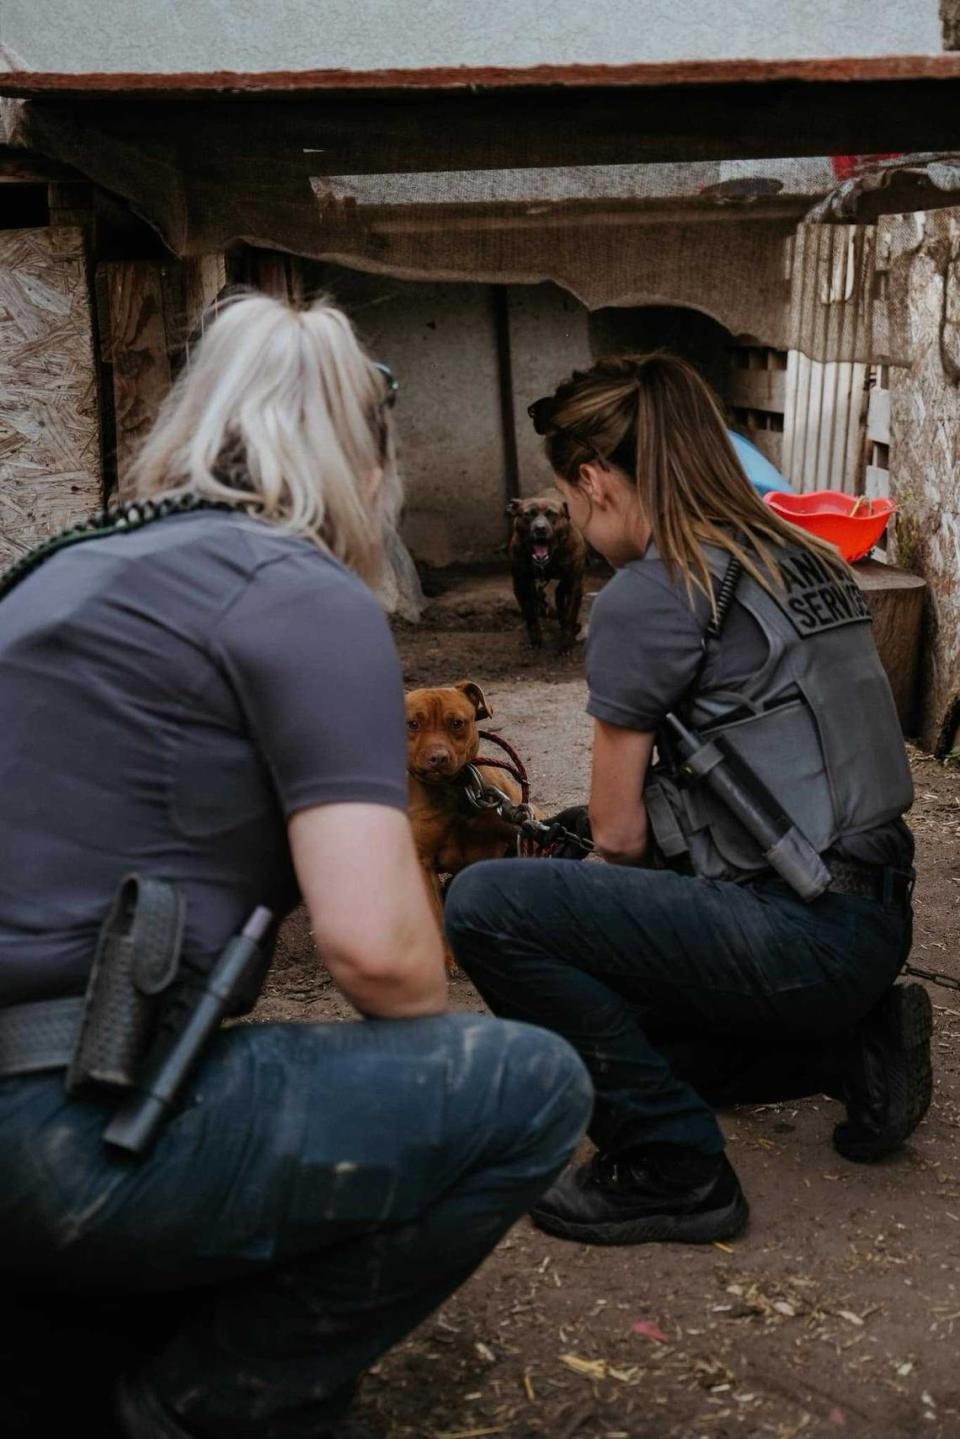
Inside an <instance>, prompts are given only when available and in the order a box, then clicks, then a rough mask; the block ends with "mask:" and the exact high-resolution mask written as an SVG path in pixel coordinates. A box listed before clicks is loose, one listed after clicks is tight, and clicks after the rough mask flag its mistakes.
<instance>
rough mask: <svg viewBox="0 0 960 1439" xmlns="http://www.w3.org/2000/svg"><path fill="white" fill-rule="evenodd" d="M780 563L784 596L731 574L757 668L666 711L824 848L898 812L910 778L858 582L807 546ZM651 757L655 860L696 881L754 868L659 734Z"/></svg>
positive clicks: (734, 825) (742, 875)
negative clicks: (719, 741) (755, 640)
mask: <svg viewBox="0 0 960 1439" xmlns="http://www.w3.org/2000/svg"><path fill="white" fill-rule="evenodd" d="M705 558H706V560H707V563H708V565H709V567H710V572H711V574H712V575H713V577H714V579H715V580H716V581H719V580H720V579H721V578H722V576H723V574H724V573H725V571H726V568H727V565H728V563H729V559H730V556H729V555H728V554H727V552H726V551H724V550H721V549H717V548H714V547H713V546H710V547H707V548H706V549H705ZM778 565H779V568H780V572H781V574H782V576H783V581H784V589H783V591H782V592H781V591H779V590H778V591H777V592H776V593H775V594H774V595H771V594H770V593H768V592H767V591H766V590H765V589H764V588H763V587H762V586H761V585H759V584H757V582H756V581H755V580H753V579H751V577H750V575H749V574H743V575H742V576H741V578H740V581H739V584H738V585H737V589H736V599H735V601H734V603H736V604H740V605H743V607H744V609H746V610H747V611H748V613H749V614H750V615H752V616H753V618H754V619H755V620H756V622H757V624H758V625H759V626H760V629H761V630H762V631H763V635H764V638H765V640H766V643H767V646H768V650H769V653H768V656H767V660H766V662H765V663H764V665H763V666H762V668H761V669H760V670H759V671H758V672H757V673H756V674H755V675H753V676H751V677H750V678H749V679H748V680H746V681H744V682H743V683H742V684H741V683H739V682H738V686H737V689H736V691H731V690H728V689H721V688H718V687H712V688H702V687H696V688H695V689H694V692H693V693H690V694H688V695H687V696H685V697H684V700H683V701H682V702H681V704H680V705H678V707H677V709H678V713H679V715H680V717H681V718H682V719H683V721H684V723H686V724H688V725H690V726H692V727H694V728H696V729H698V730H699V731H700V732H701V733H702V734H707V735H716V734H723V735H724V736H725V737H726V739H727V742H728V743H729V744H730V745H731V746H732V747H733V748H734V749H736V751H737V752H738V753H739V754H740V756H741V757H742V758H743V759H744V760H745V762H746V763H747V764H748V765H749V766H750V767H751V769H753V770H754V772H755V773H756V774H757V775H758V776H759V778H760V779H761V780H762V781H763V783H764V784H765V785H766V786H767V788H768V789H769V790H770V792H771V794H772V795H773V796H774V798H775V799H776V800H777V801H779V803H780V804H781V805H782V807H783V809H784V811H785V812H786V813H787V814H788V815H790V817H791V818H792V819H793V820H794V822H795V823H796V824H797V826H798V827H799V829H800V830H801V831H802V833H803V834H804V835H805V836H806V838H807V839H808V840H809V841H810V843H811V844H812V845H813V846H814V848H815V849H816V850H817V851H818V852H819V853H821V854H822V853H824V851H826V850H828V849H829V848H830V847H831V845H833V844H835V843H836V842H837V841H838V840H842V839H844V838H846V837H848V836H850V835H854V834H858V833H861V832H863V831H865V830H869V829H873V828H875V827H876V826H878V825H881V824H885V823H886V822H888V821H890V820H893V819H896V818H898V817H899V816H900V815H902V814H903V813H904V811H905V810H907V809H909V807H910V805H911V804H912V802H913V782H912V780H911V777H910V770H909V767H908V764H907V756H906V751H905V749H904V744H903V739H902V736H901V732H900V724H899V721H898V718H897V712H896V707H895V705H894V702H893V695H892V694H891V691H890V685H889V683H888V681H887V677H886V674H885V673H884V670H883V666H882V665H881V663H880V657H879V655H878V654H877V649H876V645H875V644H874V641H873V634H872V632H871V629H870V613H869V610H868V609H867V606H866V602H865V601H864V598H863V595H862V594H861V592H860V588H859V586H858V585H857V583H856V581H855V580H854V579H853V577H852V576H849V575H847V574H845V573H843V572H842V571H841V572H837V571H835V570H832V569H831V567H830V566H829V565H828V564H825V563H824V561H823V560H821V559H820V558H819V556H817V555H814V554H811V553H810V552H809V551H805V550H791V551H787V552H785V553H783V554H782V555H781V556H780V557H779V559H778ZM657 750H658V763H657V764H656V765H655V766H654V768H653V769H652V770H651V771H650V774H649V776H648V780H647V784H646V786H645V789H644V800H645V802H646V808H647V815H648V819H649V821H650V826H651V829H652V831H653V835H654V839H655V841H656V844H657V847H658V849H659V851H660V855H661V856H662V858H663V860H664V861H665V862H666V864H667V865H669V866H672V867H689V868H690V869H692V871H693V873H694V874H697V875H700V876H702V877H704V878H706V879H733V880H742V879H748V878H750V877H751V876H752V875H756V874H758V873H760V872H762V871H764V870H766V869H767V868H768V866H767V864H766V862H765V861H764V859H763V856H762V854H761V853H760V850H759V848H758V847H757V845H756V843H755V841H754V840H753V839H752V838H751V837H750V836H749V835H748V834H747V833H746V831H745V830H744V829H743V827H742V825H741V824H740V823H739V821H738V820H736V819H735V818H734V817H733V815H732V814H730V813H729V812H728V811H727V810H726V809H725V808H724V806H723V805H722V804H721V803H720V801H719V800H718V799H717V798H716V797H715V796H714V795H712V794H711V793H710V791H709V790H708V789H707V788H706V787H705V786H704V785H702V784H700V785H697V784H693V785H686V784H684V783H682V782H681V780H680V778H679V776H678V773H677V771H676V769H675V767H673V766H672V764H671V759H670V755H671V751H670V741H669V739H668V737H667V736H665V735H660V736H658V742H657Z"/></svg>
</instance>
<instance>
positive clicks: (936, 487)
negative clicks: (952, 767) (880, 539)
mask: <svg viewBox="0 0 960 1439" xmlns="http://www.w3.org/2000/svg"><path fill="white" fill-rule="evenodd" d="M880 226H881V233H880V238H882V239H883V241H884V244H885V246H886V247H887V249H888V252H889V255H890V272H891V278H890V295H891V303H892V304H893V305H895V307H896V309H897V311H898V323H900V324H902V325H903V326H904V327H905V328H906V329H907V331H908V335H909V341H910V347H911V350H912V352H913V363H912V365H911V366H910V367H909V368H907V367H897V368H893V369H891V371H890V406H891V408H890V441H891V448H890V475H891V482H892V486H893V494H894V498H895V499H896V500H897V502H898V503H899V505H900V514H899V516H898V520H897V526H896V554H895V558H896V560H897V562H898V563H899V564H901V565H902V566H903V567H904V568H905V569H909V570H913V571H914V572H915V573H917V574H919V575H922V576H923V578H924V579H925V580H926V581H927V584H928V586H929V606H930V613H929V625H928V645H927V654H926V666H927V673H926V675H925V682H924V684H923V696H924V700H923V715H922V738H923V740H924V742H925V743H926V744H927V745H929V746H930V747H931V748H933V749H934V750H935V751H937V752H938V753H940V754H945V753H947V752H948V751H949V750H951V749H952V748H954V747H955V746H956V745H957V744H958V743H960V738H958V733H957V731H958V724H960V210H937V211H930V212H928V213H926V214H919V215H906V216H890V217H887V218H886V219H884V220H882V221H881V222H880Z"/></svg>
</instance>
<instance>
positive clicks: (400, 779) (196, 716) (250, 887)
mask: <svg viewBox="0 0 960 1439" xmlns="http://www.w3.org/2000/svg"><path fill="white" fill-rule="evenodd" d="M0 794H2V796H3V799H2V804H0V1005H5V1004H15V1003H21V1002H26V1001H29V1000H34V999H42V998H47V997H53V996H57V995H66V994H76V993H80V992H82V990H83V987H84V984H85V981H86V974H87V970H88V968H89V964H90V959H91V955H92V950H93V946H94V942H95V938H96V932H97V929H98V926H99V924H100V922H101V920H102V919H103V916H104V914H105V911H106V909H107V906H108V904H109V902H110V899H111V897H112V894H113V892H114V889H115V888H116V885H117V883H118V881H119V880H120V878H121V877H122V876H123V875H125V874H127V873H129V872H131V871H138V872H140V873H143V874H145V875H151V876H154V877H156V878H159V879H166V880H169V881H173V882H175V883H176V884H177V885H179V886H180V887H181V889H182V891H183V893H184V895H185V897H186V900H187V932H186V948H187V951H188V953H189V954H191V956H193V957H195V958H196V959H197V960H198V961H199V962H201V963H203V962H206V961H207V960H208V959H209V958H212V956H213V955H215V954H216V953H217V952H219V950H220V948H221V947H222V946H223V944H224V942H225V941H226V939H227V938H228V937H229V936H230V935H231V934H232V933H234V932H235V931H236V930H237V929H238V928H239V926H240V925H241V924H242V923H243V921H244V919H245V918H246V917H247V915H248V914H249V912H250V911H251V910H252V909H253V907H254V905H256V904H266V905H268V906H269V907H270V908H271V909H272V910H273V911H274V912H275V913H276V914H277V915H278V917H279V916H282V915H283V914H285V913H286V912H287V911H288V910H289V909H290V908H291V907H292V906H293V905H294V904H295V903H296V901H297V899H298V888H297V883H296V879H295V875H294V872H293V866H292V863H291V858H290V852H289V847H288V844H287V834H286V821H287V819H288V818H289V817H290V815H292V814H293V813H294V812H295V811H297V810H300V809H304V808H306V807H307V806H309V805H316V804H330V803H333V802H336V801H366V802H371V803H375V804H383V805H388V806H391V807H394V808H396V809H404V808H405V807H406V744H405V728H404V720H403V690H402V681H401V674H400V666H399V661H398V659H397V655H396V651H395V648H394V645H393V640H392V638H391V635H390V631H389V628H388V626H387V623H386V620H385V618H384V616H383V613H382V611H381V609H380V607H379V605H378V604H377V602H376V600H375V599H374V597H373V595H372V594H371V593H370V591H369V590H368V589H367V588H366V587H365V586H364V585H363V584H362V583H361V582H360V581H359V580H358V579H357V578H356V577H355V576H354V575H352V574H350V573H349V572H348V571H347V570H346V569H344V567H343V566H342V565H340V564H338V563H337V562H336V561H335V560H332V559H329V558H327V557H326V556H324V555H322V554H321V553H320V552H319V551H318V550H316V549H315V548H314V546H312V545H310V544H309V543H307V542H306V541H304V540H300V539H296V538H294V537H292V536H290V535H287V534H284V533H283V531H281V530H279V529H277V528H276V527H273V526H268V525H266V524H263V523H260V522H258V521H255V520H248V519H245V518H243V517H242V516H239V515H236V514H232V513H228V512H209V511H208V512H199V513H197V514H193V515H179V516H173V517H170V518H168V519H165V520H162V521H160V522H157V523H154V524H151V525H148V526H146V527H145V528H144V529H143V530H140V531H138V532H136V533H132V534H129V535H118V536H110V537H105V538H102V539H96V540H91V541H85V542H84V543H82V544H79V545H77V546H76V547H75V548H72V549H68V550H65V551H63V552H62V553H61V554H59V555H55V556H53V557H51V558H50V559H49V560H46V561H45V562H44V563H43V564H42V565H40V566H39V568H38V569H37V570H36V571H35V573H34V574H32V575H31V576H29V577H28V578H27V579H26V580H24V581H22V582H21V583H20V584H19V585H18V586H17V587H16V588H15V589H14V590H13V591H11V593H10V594H9V595H7V596H6V597H5V598H4V599H3V600H2V602H0ZM357 880H358V887H359V886H361V885H362V876H358V877H357ZM358 896H359V889H358Z"/></svg>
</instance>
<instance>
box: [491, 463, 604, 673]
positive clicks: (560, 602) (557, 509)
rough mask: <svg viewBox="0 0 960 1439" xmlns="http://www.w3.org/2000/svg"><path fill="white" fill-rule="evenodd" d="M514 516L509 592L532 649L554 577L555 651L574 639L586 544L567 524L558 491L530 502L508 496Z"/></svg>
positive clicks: (539, 641)
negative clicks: (557, 625) (557, 642)
mask: <svg viewBox="0 0 960 1439" xmlns="http://www.w3.org/2000/svg"><path fill="white" fill-rule="evenodd" d="M507 514H508V515H509V516H510V517H511V518H512V520H513V528H512V530H511V533H510V543H509V545H508V547H507V548H508V551H509V554H510V568H511V570H512V573H513V593H514V594H515V595H516V598H517V604H518V605H519V606H520V612H521V614H522V615H523V619H524V623H525V624H526V626H527V634H528V635H529V636H530V643H531V645H533V646H534V648H535V649H539V648H540V646H541V645H542V644H543V630H542V629H541V626H540V621H541V618H542V617H543V616H544V615H546V614H547V613H548V608H547V585H548V584H549V583H550V582H551V581H552V580H556V583H557V588H556V593H555V595H554V606H555V609H556V615H557V619H558V621H559V623H560V646H559V649H560V653H561V654H566V653H567V652H568V651H569V650H571V649H572V648H573V643H574V641H575V640H576V638H577V628H578V621H579V618H580V606H581V604H582V603H583V576H584V570H585V568H586V563H587V542H586V540H585V539H584V538H583V535H582V534H581V533H580V531H579V530H578V529H577V528H576V526H575V525H573V524H571V522H570V511H569V510H568V509H567V505H566V501H565V500H564V499H563V497H562V496H561V495H560V494H559V493H558V492H557V491H555V490H554V491H550V492H549V493H547V494H544V495H536V496H534V498H533V499H529V500H511V501H510V503H509V505H508V506H507Z"/></svg>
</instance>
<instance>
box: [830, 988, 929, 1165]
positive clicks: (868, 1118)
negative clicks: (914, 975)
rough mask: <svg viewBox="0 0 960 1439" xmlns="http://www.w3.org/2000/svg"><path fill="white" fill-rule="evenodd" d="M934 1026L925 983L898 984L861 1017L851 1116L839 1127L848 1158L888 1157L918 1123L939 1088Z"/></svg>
mask: <svg viewBox="0 0 960 1439" xmlns="http://www.w3.org/2000/svg"><path fill="white" fill-rule="evenodd" d="M932 1032H933V1008H932V1006H931V1004H930V996H929V994H928V993H927V991H926V990H925V989H924V988H923V986H922V985H921V984H897V985H894V986H893V988H892V989H890V990H889V991H888V992H887V993H886V994H885V995H884V997H883V999H881V1000H880V1002H879V1003H878V1004H876V1005H874V1007H873V1009H871V1011H870V1013H869V1014H868V1015H867V1016H866V1018H865V1019H863V1020H862V1021H861V1023H860V1025H859V1027H858V1030H857V1035H856V1039H855V1042H854V1046H853V1050H852V1052H851V1055H850V1058H849V1060H848V1062H847V1065H846V1072H845V1075H844V1085H843V1091H844V1093H843V1097H844V1100H845V1102H846V1106H847V1118H846V1121H845V1123H843V1124H838V1125H837V1127H836V1129H835V1130H834V1131H833V1142H834V1145H835V1146H836V1148H837V1149H838V1150H839V1152H840V1153H841V1154H842V1155H843V1157H844V1159H853V1160H856V1161H858V1162H859V1163H861V1164H870V1163H873V1161H874V1160H877V1159H884V1158H885V1157H886V1156H887V1155H888V1154H892V1153H893V1152H894V1151H895V1150H897V1149H899V1148H900V1146H901V1144H902V1143H903V1141H904V1140H905V1139H906V1138H907V1137H908V1135H911V1134H912V1133H913V1131H914V1130H915V1129H916V1127H917V1125H918V1124H919V1123H920V1121H921V1119H922V1118H923V1116H924V1115H925V1114H926V1112H927V1110H928V1109H929V1108H930V1097H931V1094H932V1092H933V1070H932V1066H931V1062H930V1035H931V1033H932Z"/></svg>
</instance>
